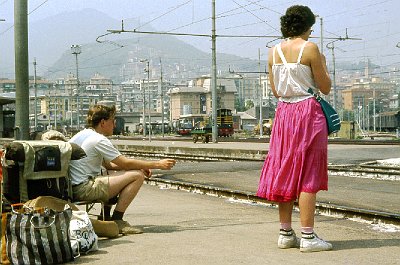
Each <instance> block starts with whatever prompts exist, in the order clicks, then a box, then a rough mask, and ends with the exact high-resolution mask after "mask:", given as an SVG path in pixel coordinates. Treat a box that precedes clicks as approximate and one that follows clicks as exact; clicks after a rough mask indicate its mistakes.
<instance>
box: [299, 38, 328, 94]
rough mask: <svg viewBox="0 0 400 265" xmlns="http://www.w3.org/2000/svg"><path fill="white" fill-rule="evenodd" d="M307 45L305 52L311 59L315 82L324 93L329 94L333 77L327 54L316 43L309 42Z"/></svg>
mask: <svg viewBox="0 0 400 265" xmlns="http://www.w3.org/2000/svg"><path fill="white" fill-rule="evenodd" d="M306 47H307V49H305V50H304V52H305V55H306V56H307V57H308V58H309V60H310V67H311V71H312V73H313V76H314V81H315V84H316V85H317V87H318V89H319V90H320V91H321V92H322V93H323V94H325V95H328V94H329V92H330V91H331V78H330V77H329V73H328V69H327V67H326V60H325V56H324V55H323V54H321V53H320V52H319V49H318V46H317V45H316V44H315V43H312V42H309V43H307V46H306Z"/></svg>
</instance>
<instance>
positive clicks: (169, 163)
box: [158, 158, 176, 169]
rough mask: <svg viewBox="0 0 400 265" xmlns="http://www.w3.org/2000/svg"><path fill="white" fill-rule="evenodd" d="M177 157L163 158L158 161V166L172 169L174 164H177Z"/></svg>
mask: <svg viewBox="0 0 400 265" xmlns="http://www.w3.org/2000/svg"><path fill="white" fill-rule="evenodd" d="M175 163H176V161H175V159H170V158H167V159H161V160H159V161H158V168H159V169H171V168H173V166H175Z"/></svg>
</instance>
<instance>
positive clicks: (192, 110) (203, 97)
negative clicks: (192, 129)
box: [168, 76, 236, 122]
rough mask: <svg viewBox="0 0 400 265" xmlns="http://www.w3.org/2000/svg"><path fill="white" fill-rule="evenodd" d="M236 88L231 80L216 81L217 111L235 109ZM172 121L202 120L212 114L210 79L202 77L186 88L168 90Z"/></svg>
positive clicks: (191, 82)
mask: <svg viewBox="0 0 400 265" xmlns="http://www.w3.org/2000/svg"><path fill="white" fill-rule="evenodd" d="M235 93H236V86H235V83H234V80H232V79H218V80H217V109H219V108H224V109H231V110H234V109H235ZM168 95H169V97H170V115H171V116H170V118H171V120H172V121H177V120H182V119H186V120H191V121H192V122H194V120H196V119H202V118H204V117H207V116H209V115H210V114H211V113H212V91H211V78H210V77H208V76H203V77H200V78H197V79H195V80H192V81H190V82H189V84H188V85H187V86H180V87H174V88H171V89H169V91H168Z"/></svg>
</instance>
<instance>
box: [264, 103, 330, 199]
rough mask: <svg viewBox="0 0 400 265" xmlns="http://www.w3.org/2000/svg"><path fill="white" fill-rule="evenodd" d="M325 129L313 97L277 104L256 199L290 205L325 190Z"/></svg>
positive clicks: (326, 177) (326, 171) (326, 157)
mask: <svg viewBox="0 0 400 265" xmlns="http://www.w3.org/2000/svg"><path fill="white" fill-rule="evenodd" d="M327 149H328V128H327V125H326V120H325V116H324V113H323V112H322V109H321V106H320V104H319V103H318V102H317V101H316V100H315V98H309V99H306V100H303V101H300V102H298V103H285V102H279V103H278V107H277V111H276V114H275V119H274V123H273V127H272V132H271V139H270V146H269V151H268V155H267V157H266V159H265V162H264V165H263V168H262V171H261V176H260V182H259V185H258V191H257V196H259V197H261V198H266V199H267V200H269V201H275V202H291V201H295V200H296V199H298V197H299V195H300V193H301V192H308V193H317V192H318V191H320V190H328V151H327Z"/></svg>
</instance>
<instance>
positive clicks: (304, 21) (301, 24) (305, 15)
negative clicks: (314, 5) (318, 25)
mask: <svg viewBox="0 0 400 265" xmlns="http://www.w3.org/2000/svg"><path fill="white" fill-rule="evenodd" d="M314 23H315V15H314V13H313V12H312V11H311V9H310V8H309V7H308V6H301V5H294V6H291V7H289V8H288V9H287V10H286V14H285V15H283V16H281V31H282V35H283V37H284V38H290V37H294V36H300V35H301V34H303V33H304V32H306V31H307V30H308V29H310V28H311V27H312V25H314Z"/></svg>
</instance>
